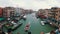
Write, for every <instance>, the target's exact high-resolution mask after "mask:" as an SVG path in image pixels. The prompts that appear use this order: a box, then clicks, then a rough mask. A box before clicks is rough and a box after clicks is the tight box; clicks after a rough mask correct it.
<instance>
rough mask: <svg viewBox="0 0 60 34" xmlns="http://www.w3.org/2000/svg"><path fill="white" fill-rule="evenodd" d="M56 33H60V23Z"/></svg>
mask: <svg viewBox="0 0 60 34" xmlns="http://www.w3.org/2000/svg"><path fill="white" fill-rule="evenodd" d="M55 32H56V34H60V25H59V26H58V29H56V31H55Z"/></svg>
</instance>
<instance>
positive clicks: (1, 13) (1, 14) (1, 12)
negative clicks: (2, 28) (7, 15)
mask: <svg viewBox="0 0 60 34" xmlns="http://www.w3.org/2000/svg"><path fill="white" fill-rule="evenodd" d="M2 16H3V8H1V7H0V17H2Z"/></svg>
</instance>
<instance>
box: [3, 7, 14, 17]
mask: <svg viewBox="0 0 60 34" xmlns="http://www.w3.org/2000/svg"><path fill="white" fill-rule="evenodd" d="M14 9H15V8H14V7H5V8H3V17H6V18H9V17H13V16H14V13H15V12H14V11H15V10H14Z"/></svg>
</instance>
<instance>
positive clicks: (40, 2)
mask: <svg viewBox="0 0 60 34" xmlns="http://www.w3.org/2000/svg"><path fill="white" fill-rule="evenodd" d="M59 1H60V0H0V7H6V6H11V7H21V8H25V9H33V10H38V9H47V8H51V7H60V2H59Z"/></svg>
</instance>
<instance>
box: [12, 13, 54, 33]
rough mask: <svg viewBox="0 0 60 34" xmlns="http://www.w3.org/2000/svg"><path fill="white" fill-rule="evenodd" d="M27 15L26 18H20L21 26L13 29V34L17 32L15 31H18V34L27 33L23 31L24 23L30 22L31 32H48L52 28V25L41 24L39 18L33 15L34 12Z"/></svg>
mask: <svg viewBox="0 0 60 34" xmlns="http://www.w3.org/2000/svg"><path fill="white" fill-rule="evenodd" d="M26 16H27V20H26V21H24V20H20V22H21V23H23V25H22V26H20V27H19V28H18V29H16V30H15V31H13V34H17V32H20V34H27V32H25V31H24V28H25V25H26V24H27V23H30V30H29V31H31V33H32V34H40V32H45V33H48V32H50V31H51V30H54V28H53V27H51V26H50V25H48V24H46V25H44V26H43V25H41V23H40V22H41V19H39V18H38V19H37V18H36V17H35V14H34V13H32V14H28V15H26Z"/></svg>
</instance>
